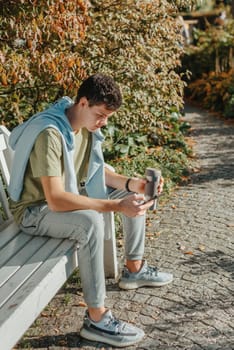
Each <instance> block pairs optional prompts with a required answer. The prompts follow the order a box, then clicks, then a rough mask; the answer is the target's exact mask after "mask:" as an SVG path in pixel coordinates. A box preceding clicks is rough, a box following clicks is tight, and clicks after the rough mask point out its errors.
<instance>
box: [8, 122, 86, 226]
mask: <svg viewBox="0 0 234 350" xmlns="http://www.w3.org/2000/svg"><path fill="white" fill-rule="evenodd" d="M74 141H75V149H74V167H75V171H76V175H77V184H79V183H80V182H82V181H85V178H86V176H87V169H88V162H89V156H90V149H91V134H90V133H89V132H88V130H86V129H81V130H80V131H79V132H78V133H77V134H75V135H74ZM41 176H61V177H62V178H63V182H64V162H63V146H62V139H61V135H60V133H59V132H58V131H57V130H55V129H53V128H48V129H45V130H44V131H42V132H41V133H40V134H39V136H38V137H37V139H36V142H35V144H34V147H33V149H32V151H31V154H30V157H29V161H28V164H27V167H26V171H25V175H24V185H23V190H22V193H21V197H20V200H19V201H17V202H14V201H12V200H11V201H10V208H11V211H12V214H13V216H14V218H15V221H16V222H17V223H18V224H19V223H20V222H21V221H22V217H23V213H24V210H25V209H26V208H27V207H30V206H33V205H39V204H43V203H46V199H45V195H44V192H43V188H42V185H41V181H40V177H41Z"/></svg>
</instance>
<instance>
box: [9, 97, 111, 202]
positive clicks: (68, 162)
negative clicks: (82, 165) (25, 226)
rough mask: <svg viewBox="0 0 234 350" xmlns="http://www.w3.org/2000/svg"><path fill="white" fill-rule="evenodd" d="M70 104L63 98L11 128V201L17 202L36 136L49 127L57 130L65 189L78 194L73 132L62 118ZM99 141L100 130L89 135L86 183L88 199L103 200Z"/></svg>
mask: <svg viewBox="0 0 234 350" xmlns="http://www.w3.org/2000/svg"><path fill="white" fill-rule="evenodd" d="M73 103H74V102H73V101H72V100H71V99H70V98H69V97H63V98H61V99H60V100H58V101H57V102H56V103H55V104H54V105H52V106H51V107H49V108H48V109H46V110H45V111H43V112H41V113H37V114H35V115H34V116H32V117H31V118H29V119H28V120H27V121H26V122H24V123H22V124H20V125H19V126H17V127H16V128H15V129H13V131H12V133H11V136H10V140H9V143H10V147H11V148H12V149H13V150H14V159H13V165H12V169H11V178H10V185H9V189H8V191H9V194H10V197H11V198H12V200H14V201H18V200H19V199H20V195H21V192H22V189H23V182H24V174H25V170H26V166H27V163H28V159H29V157H30V153H31V150H32V148H33V145H34V143H35V141H36V138H37V136H38V135H39V133H40V132H41V131H43V130H44V129H46V128H50V127H52V128H54V129H56V130H58V132H59V133H60V134H61V136H62V142H63V155H64V157H63V158H64V172H65V190H66V191H68V192H72V193H78V187H77V182H76V174H75V169H74V162H73V153H74V133H73V130H72V128H71V125H70V123H69V121H68V119H67V117H66V115H65V110H66V109H67V108H68V107H69V106H71V105H72V104H73ZM103 139H104V138H103V135H102V133H101V131H100V129H98V130H97V131H95V132H93V133H92V146H91V153H90V160H89V169H88V175H87V181H86V191H87V193H88V196H89V197H93V198H100V199H104V198H107V188H106V186H105V175H104V159H103V153H102V147H101V145H102V142H103Z"/></svg>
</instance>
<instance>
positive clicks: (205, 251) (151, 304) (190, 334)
mask: <svg viewBox="0 0 234 350" xmlns="http://www.w3.org/2000/svg"><path fill="white" fill-rule="evenodd" d="M186 120H188V121H189V122H190V123H191V124H192V128H193V131H192V137H193V139H194V141H195V153H196V155H197V158H196V160H195V163H194V168H195V169H194V170H195V172H194V173H193V175H192V177H191V181H190V182H189V183H187V184H185V185H184V186H181V187H179V188H178V190H177V191H176V192H175V193H174V195H173V197H172V198H171V199H170V200H169V201H168V202H167V203H166V204H165V205H164V206H162V207H161V208H160V209H159V210H158V211H157V213H156V214H154V217H153V220H152V218H151V220H150V219H149V222H148V223H149V226H148V232H147V241H146V258H147V259H148V261H149V262H150V263H156V264H157V265H159V267H160V268H161V269H165V270H167V271H171V272H173V273H174V277H175V278H174V282H173V283H172V284H170V285H168V286H166V287H162V288H156V289H151V288H141V289H138V290H134V291H127V292H126V291H121V290H119V288H118V286H117V285H116V284H115V283H114V281H108V282H107V283H108V284H107V296H108V299H107V306H109V307H110V308H111V309H112V310H113V311H114V314H115V315H116V316H119V317H120V318H121V319H124V320H127V321H129V322H133V323H135V324H136V325H138V326H140V327H142V328H143V329H144V331H145V333H146V337H145V339H144V340H143V341H142V342H141V343H140V344H139V345H137V346H132V347H129V348H128V349H129V350H133V349H137V350H143V349H153V350H154V349H155V350H174V349H175V350H177V349H178V350H179V349H183V350H190V349H191V350H199V349H202V350H231V349H234V298H233V296H234V283H233V279H234V181H233V179H234V153H233V150H234V125H233V124H227V123H224V121H223V120H219V119H217V118H215V117H210V116H208V115H207V114H206V113H204V112H202V113H199V111H198V110H197V109H194V108H192V107H189V108H187V110H186ZM74 279H75V277H74ZM83 313H84V307H82V294H81V291H78V293H77V289H76V288H75V284H74V283H72V281H71V283H70V284H67V286H66V288H65V289H63V290H62V291H61V292H60V293H58V295H57V296H56V297H55V298H54V299H53V300H52V302H51V303H50V305H49V306H48V307H47V308H46V309H45V310H44V312H43V313H42V314H41V317H40V318H38V320H37V321H36V322H35V324H34V325H33V326H32V327H31V328H30V330H29V331H28V332H27V335H26V336H25V337H24V338H23V339H22V341H21V342H20V345H19V347H18V349H25V348H27V349H28V348H29V349H38V350H39V349H40V350H45V349H46V350H67V349H72V350H75V349H84V350H93V349H112V348H111V347H109V346H106V345H104V344H97V343H91V342H86V341H84V340H82V339H81V338H79V333H78V331H79V329H80V327H81V325H82V318H83Z"/></svg>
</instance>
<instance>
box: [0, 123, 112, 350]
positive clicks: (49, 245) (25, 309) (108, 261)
mask: <svg viewBox="0 0 234 350" xmlns="http://www.w3.org/2000/svg"><path fill="white" fill-rule="evenodd" d="M9 135H10V132H9V131H8V130H7V129H6V128H5V127H4V126H0V349H1V350H11V349H12V347H13V346H14V345H15V344H16V343H17V342H18V340H19V339H20V338H21V337H22V335H23V334H24V332H25V331H26V330H27V329H28V328H29V326H30V325H31V324H32V323H33V321H34V320H35V319H36V318H37V316H38V315H39V314H40V313H41V311H42V310H43V309H44V307H45V306H46V305H47V304H48V303H49V301H50V300H51V299H52V298H53V296H54V295H55V294H56V293H57V292H58V290H59V289H60V288H61V287H62V286H63V284H64V283H65V282H66V280H67V279H68V277H69V276H70V275H71V273H72V272H73V271H74V270H75V269H76V268H77V266H78V262H77V245H76V244H75V243H74V242H73V241H70V240H67V239H64V240H59V239H52V238H49V237H34V236H30V235H27V234H25V233H23V232H22V231H20V230H19V228H18V227H17V225H16V224H15V223H14V221H13V217H12V214H11V212H10V210H9V207H8V199H7V186H8V185H9V180H10V169H11V162H12V157H13V152H12V151H11V149H10V148H9V147H8V138H9ZM105 227H106V238H107V239H105V241H104V246H105V256H104V265H105V274H106V277H111V278H116V277H117V258H116V245H115V232H114V221H113V214H112V213H111V214H110V213H107V215H105Z"/></svg>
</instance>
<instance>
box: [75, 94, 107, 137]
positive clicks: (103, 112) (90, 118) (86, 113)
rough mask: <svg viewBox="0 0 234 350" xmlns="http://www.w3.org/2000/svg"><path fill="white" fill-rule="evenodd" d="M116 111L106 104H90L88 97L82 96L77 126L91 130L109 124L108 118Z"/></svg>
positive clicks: (77, 115) (78, 107) (77, 114)
mask: <svg viewBox="0 0 234 350" xmlns="http://www.w3.org/2000/svg"><path fill="white" fill-rule="evenodd" d="M113 113H114V111H112V110H109V109H107V108H106V105H105V104H101V105H94V106H92V107H90V106H89V103H88V100H87V99H86V98H81V100H80V101H79V103H78V105H77V113H76V122H77V128H78V129H80V128H86V129H87V130H88V131H90V132H94V131H96V130H97V129H99V128H101V127H103V126H105V125H107V121H108V118H109V117H110V116H111V115H112V114H113Z"/></svg>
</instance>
